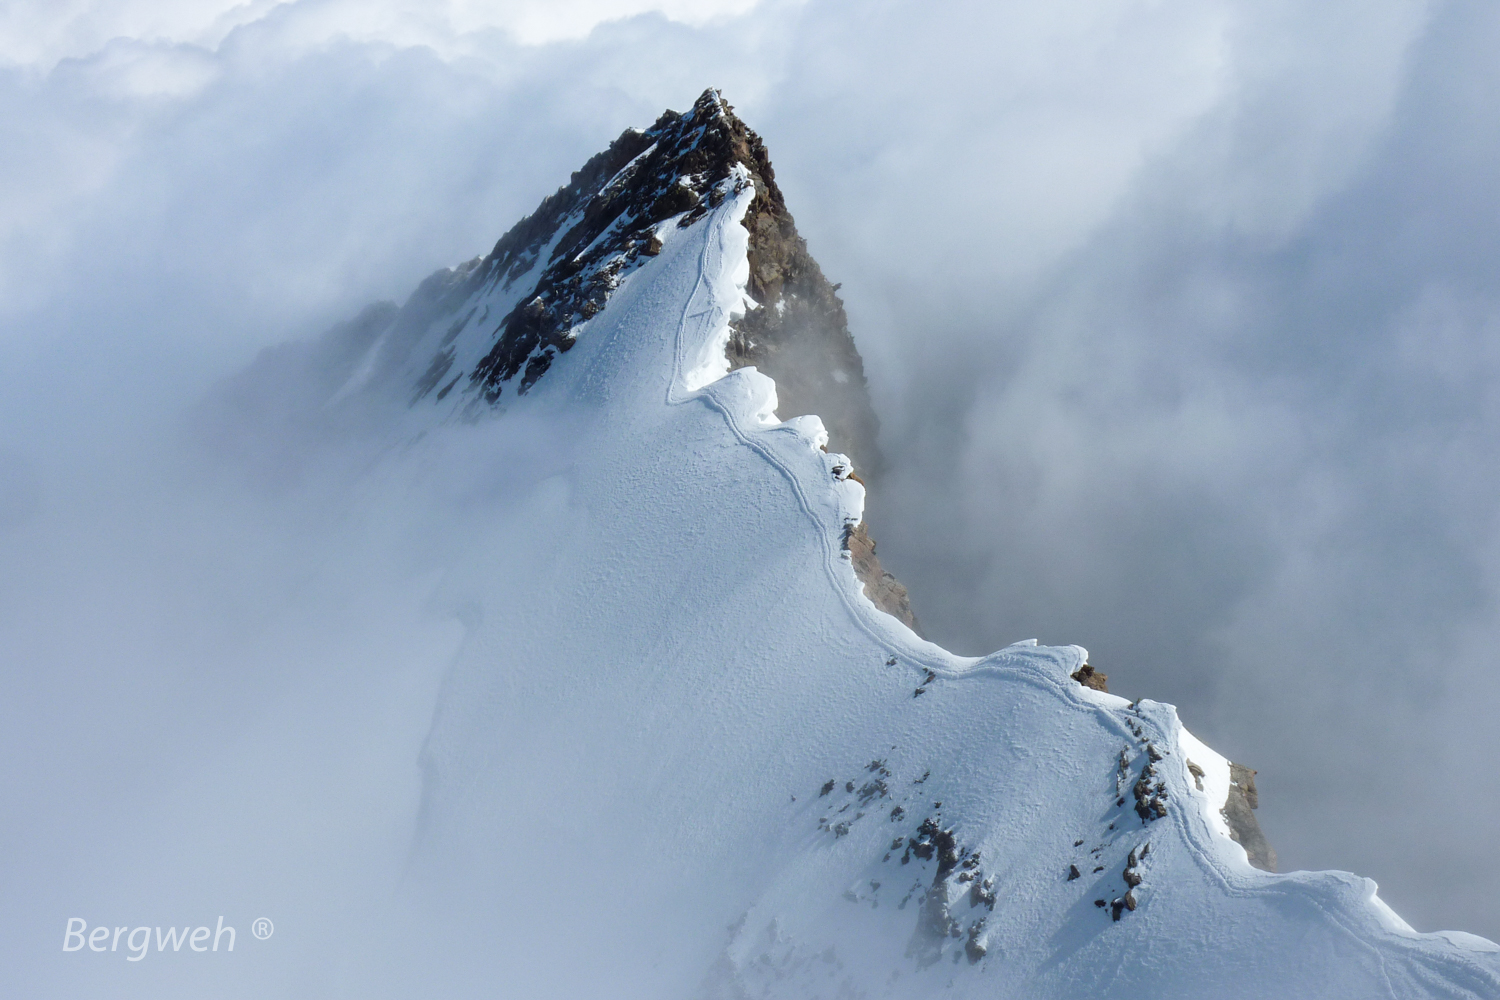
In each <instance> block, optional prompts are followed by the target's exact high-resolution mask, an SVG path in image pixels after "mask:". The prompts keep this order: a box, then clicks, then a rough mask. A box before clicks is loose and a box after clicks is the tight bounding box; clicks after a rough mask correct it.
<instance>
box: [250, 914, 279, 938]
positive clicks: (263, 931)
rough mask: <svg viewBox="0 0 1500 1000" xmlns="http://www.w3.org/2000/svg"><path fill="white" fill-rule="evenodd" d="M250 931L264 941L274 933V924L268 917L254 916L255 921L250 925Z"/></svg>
mask: <svg viewBox="0 0 1500 1000" xmlns="http://www.w3.org/2000/svg"><path fill="white" fill-rule="evenodd" d="M250 933H251V934H254V935H255V936H256V937H257V938H259V939H260V940H262V941H264V940H265V939H266V938H268V937H270V936H271V935H272V934H275V933H276V925H275V924H273V923H271V918H270V917H256V918H255V922H254V923H252V924H251V925H250Z"/></svg>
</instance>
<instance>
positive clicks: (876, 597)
mask: <svg viewBox="0 0 1500 1000" xmlns="http://www.w3.org/2000/svg"><path fill="white" fill-rule="evenodd" d="M844 549H845V550H846V551H847V552H848V553H849V558H850V559H852V560H853V561H854V575H855V576H857V577H859V582H860V583H862V584H864V585H865V596H866V597H868V598H869V599H870V601H871V603H873V604H874V605H875V606H876V607H877V608H879V609H880V610H881V611H884V612H885V613H886V614H888V615H890V616H891V617H893V618H895V619H896V620H898V621H900V622H901V623H902V624H903V625H905V626H906V627H907V628H909V629H911V630H912V631H913V632H915V633H917V635H921V634H922V627H921V626H920V625H918V624H917V616H916V615H915V614H914V613H913V612H912V610H911V601H910V599H909V598H908V597H907V594H906V588H905V587H903V586H902V585H901V583H900V581H899V580H897V579H896V578H895V577H894V576H892V575H891V574H889V573H887V572H886V571H885V570H883V569H881V568H880V560H879V559H878V558H876V556H875V541H874V539H872V538H871V537H870V533H869V532H868V531H866V530H865V525H864V522H863V521H861V522H860V523H859V524H857V525H855V526H853V527H851V528H850V529H849V530H848V531H847V532H846V533H845V535H844Z"/></svg>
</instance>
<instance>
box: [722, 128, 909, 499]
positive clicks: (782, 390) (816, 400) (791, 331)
mask: <svg viewBox="0 0 1500 1000" xmlns="http://www.w3.org/2000/svg"><path fill="white" fill-rule="evenodd" d="M724 107H725V120H726V122H727V123H728V126H729V132H730V134H731V135H732V136H733V141H734V143H735V146H736V149H735V154H736V156H737V159H738V161H739V162H740V163H743V164H744V165H745V166H746V168H747V169H749V171H750V175H751V177H752V178H753V179H754V181H755V199H754V200H753V201H752V202H751V203H750V209H749V211H747V212H746V213H745V219H744V224H745V228H746V229H747V230H749V232H750V253H749V257H750V284H749V288H748V289H747V290H748V291H749V293H750V297H751V298H752V299H754V300H755V301H756V303H758V304H759V306H760V308H759V309H752V310H750V311H749V312H748V313H747V314H746V315H745V317H744V319H741V320H739V321H737V322H735V323H734V324H732V325H731V328H730V336H729V346H728V348H727V349H726V351H725V353H726V354H727V355H728V358H729V365H730V367H731V368H744V367H746V366H748V365H754V366H755V367H756V368H757V369H759V370H760V371H762V372H764V373H765V374H767V375H769V376H771V378H773V379H775V380H776V398H777V402H778V406H777V414H778V415H779V416H780V417H782V419H786V418H788V417H794V416H800V415H802V414H806V413H816V414H817V415H818V416H819V417H821V418H822V420H823V426H824V427H825V428H827V430H828V447H829V449H830V450H832V451H838V452H843V453H844V454H846V455H848V456H849V457H850V458H851V459H853V460H854V467H855V468H856V469H859V470H860V471H861V472H863V473H864V474H865V475H867V476H869V475H873V474H874V473H877V472H878V471H879V467H880V456H879V453H878V451H877V450H876V446H875V435H876V432H877V430H878V429H879V421H878V420H877V419H876V417H875V411H874V409H873V408H872V407H871V406H870V395H869V390H868V388H867V386H866V384H865V366H864V361H863V360H861V358H860V356H859V351H857V350H856V349H855V347H854V338H853V337H852V336H851V335H850V333H849V320H848V317H847V316H846V315H845V314H844V303H843V301H842V300H840V299H839V296H838V286H837V285H833V284H830V283H829V281H828V279H827V278H825V277H824V276H823V270H822V268H820V267H818V262H817V261H815V260H813V259H812V255H811V254H809V253H808V252H807V241H806V240H804V239H803V238H802V237H801V236H799V235H798V234H797V225H796V223H795V222H794V221H793V220H792V215H791V213H790V212H788V211H787V208H786V201H785V200H784V199H783V198H782V196H781V189H780V188H778V187H777V186H776V171H775V170H774V169H772V167H771V158H770V156H768V155H767V153H766V147H765V145H764V144H763V143H762V142H761V140H760V137H759V136H757V135H756V134H755V133H754V132H753V131H751V130H750V129H749V128H748V127H746V126H745V124H744V123H743V122H741V121H740V120H739V119H738V118H736V117H735V116H734V114H733V111H732V109H730V108H728V106H727V105H725V106H724Z"/></svg>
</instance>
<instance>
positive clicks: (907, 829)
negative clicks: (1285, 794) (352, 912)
mask: <svg viewBox="0 0 1500 1000" xmlns="http://www.w3.org/2000/svg"><path fill="white" fill-rule="evenodd" d="M749 197H750V192H749V191H748V190H742V191H741V192H740V193H738V194H736V195H733V196H731V197H728V198H726V199H725V200H724V201H723V202H722V203H721V204H720V205H719V206H718V207H717V208H716V209H715V210H714V211H712V212H711V213H710V214H709V215H708V216H707V217H705V218H703V219H702V220H701V221H699V222H697V223H696V224H694V225H691V226H689V227H687V228H679V227H677V226H676V225H673V224H671V223H667V224H663V226H662V227H661V230H660V231H661V234H662V238H663V241H664V246H663V249H662V252H661V253H660V255H659V256H656V257H654V258H651V259H649V260H647V261H646V262H645V263H644V264H643V265H642V266H640V267H639V269H637V270H635V271H634V272H633V273H631V274H629V275H628V276H627V277H626V278H625V280H624V281H623V283H622V284H621V286H620V287H619V288H618V290H616V291H615V292H614V294H613V296H612V298H611V299H610V301H609V305H608V307H607V308H606V309H605V310H604V312H602V313H600V314H599V315H597V316H595V317H593V318H592V319H591V320H589V321H588V322H587V324H586V325H585V326H584V327H583V328H581V329H580V330H579V331H578V337H577V341H576V346H574V347H573V349H572V350H570V351H569V352H567V353H566V354H565V355H562V356H561V357H560V358H559V360H558V361H557V362H556V363H555V364H554V365H553V367H552V369H551V371H550V372H549V373H548V375H547V376H546V377H545V378H543V379H542V380H541V381H539V382H538V383H537V385H536V386H535V387H534V388H533V389H532V390H531V392H530V393H529V394H527V395H526V396H523V397H517V396H514V395H511V396H509V397H507V398H506V399H504V400H503V401H502V403H501V406H500V407H499V409H498V411H497V412H495V413H493V414H490V413H483V414H480V415H478V416H477V417H476V415H475V413H474V411H473V409H472V408H470V409H467V410H466V409H465V407H466V406H468V405H469V404H468V403H466V402H465V401H464V399H463V398H462V394H461V393H460V392H457V391H455V392H454V393H453V396H452V397H450V400H449V401H448V402H447V403H446V404H445V405H444V406H440V407H439V406H431V405H427V404H425V403H424V404H423V405H421V406H417V407H415V408H414V409H413V410H412V411H410V414H409V415H408V416H407V417H405V418H404V420H405V424H404V425H403V429H402V431H401V435H402V440H403V442H404V445H403V447H402V448H401V449H400V450H399V452H398V453H396V454H395V455H393V456H391V457H388V458H387V460H386V461H385V463H384V465H383V466H382V467H381V469H380V470H379V471H378V472H377V473H376V474H375V478H376V479H378V480H379V481H381V482H383V483H385V484H386V486H387V487H389V486H390V484H398V485H399V484H400V483H402V482H408V481H409V482H412V483H423V482H426V483H430V482H432V481H433V479H434V478H435V477H439V478H441V479H442V480H443V481H444V483H445V486H444V489H445V490H446V491H447V492H446V494H445V495H447V496H448V497H450V498H454V502H455V504H457V505H459V506H461V507H462V508H463V509H464V510H466V511H468V512H469V515H470V516H468V517H466V518H464V519H463V520H462V525H463V527H462V529H461V530H462V537H455V538H453V539H452V544H451V546H450V547H449V548H450V551H449V552H447V553H446V554H445V555H444V559H445V561H446V565H447V572H446V577H445V579H444V582H443V583H442V584H441V586H440V588H439V592H438V596H437V598H436V599H435V600H436V602H437V606H438V607H440V608H441V609H443V610H445V611H447V612H451V613H452V614H455V615H457V616H458V617H459V618H460V620H462V621H463V622H464V623H465V625H466V627H467V629H468V632H467V638H466V639H465V641H464V644H463V648H462V650H461V652H460V653H459V654H458V656H457V658H456V660H455V662H454V664H453V666H452V668H451V671H450V673H449V675H448V676H447V678H446V680H445V681H444V684H443V687H442V691H441V694H440V696H439V700H438V704H437V707H436V711H435V714H434V718H433V722H432V728H431V732H430V735H429V737H428V739H427V741H426V745H425V748H424V750H423V757H422V764H423V771H424V792H423V800H422V804H421V810H420V816H419V820H418V829H417V831H416V834H415V842H414V845H413V849H412V855H411V860H410V863H409V867H408V871H407V873H406V875H405V879H404V883H403V884H404V889H403V892H405V893H407V894H408V897H409V898H410V899H412V900H415V901H417V902H414V903H413V905H417V906H425V907H426V910H425V911H424V912H426V913H427V914H428V916H429V922H428V925H427V927H428V929H427V930H426V931H424V932H423V933H425V935H426V939H424V942H423V945H422V948H423V952H422V953H423V954H424V955H425V956H427V957H426V959H425V960H424V961H422V962H417V963H413V962H411V961H410V960H409V956H406V955H404V954H403V953H401V951H400V950H399V949H396V950H394V951H390V952H389V953H387V954H383V955H381V956H378V957H376V958H375V959H373V961H374V964H375V966H376V967H377V969H380V970H383V973H382V974H383V975H385V976H387V977H388V978H387V980H386V981H387V982H388V983H389V984H391V985H392V988H393V989H395V990H397V991H398V992H401V991H407V990H412V991H422V992H424V993H425V994H426V995H433V996H438V995H442V996H455V995H484V996H499V997H528V998H529V997H606V996H608V997H637V996H639V997H648V996H649V997H658V998H670V997H684V998H686V997H694V996H713V997H762V996H766V997H788V998H791V997H799V998H801V997H814V996H820V997H827V998H832V997H855V996H868V997H886V996H889V997H928V996H953V997H1026V998H1033V997H1035V998H1041V997H1080V998H1082V997H1090V998H1094V997H1101V996H1117V997H1278V998H1289V997H1350V998H1354V997H1360V998H1363V997H1396V998H1408V997H1427V996H1433V997H1487V998H1494V997H1497V996H1500V957H1497V955H1496V954H1495V947H1494V946H1493V945H1491V944H1490V943H1489V942H1486V941H1483V940H1482V939H1479V938H1475V937H1473V936H1471V935H1463V934H1457V933H1444V934H1429V935H1418V934H1415V933H1413V932H1411V931H1410V930H1409V929H1408V928H1407V927H1406V926H1405V924H1404V923H1403V922H1402V921H1401V920H1400V919H1399V918H1398V917H1396V916H1395V914H1393V913H1392V912H1391V911H1390V910H1389V908H1387V907H1386V906H1385V905H1384V904H1383V903H1382V902H1381V901H1380V900H1379V899H1378V897H1376V895H1375V886H1374V883H1372V882H1370V881H1369V880H1367V879H1363V878H1358V877H1355V876H1352V875H1347V874H1343V873H1336V872H1323V873H1307V872H1295V873H1291V874H1283V875H1271V874H1266V873H1264V872H1260V871H1257V870H1255V869H1253V868H1251V867H1250V866H1249V864H1248V863H1247V862H1246V859H1245V854H1244V851H1243V850H1242V849H1241V848H1240V847H1239V846H1238V845H1236V844H1235V843H1234V842H1232V841H1231V840H1230V839H1229V837H1228V834H1227V828H1226V827H1225V825H1224V823H1223V820H1222V818H1221V817H1220V816H1219V815H1218V809H1219V807H1220V806H1221V805H1222V804H1223V800H1224V796H1225V794H1226V793H1227V790H1228V781H1229V776H1228V764H1227V762H1226V761H1225V760H1224V758H1222V757H1221V756H1219V755H1217V754H1215V753H1213V751H1211V750H1209V749H1208V748H1207V747H1205V746H1203V745H1202V744H1201V743H1199V742H1198V741H1196V740H1194V739H1192V738H1191V737H1190V736H1189V735H1188V734H1187V733H1186V732H1184V731H1183V730H1181V728H1180V726H1179V723H1178V720H1177V717H1176V714H1175V712H1174V710H1173V709H1172V708H1171V706H1168V705H1163V704H1158V703H1154V702H1150V701H1142V702H1140V703H1138V704H1136V705H1134V706H1132V705H1130V704H1128V703H1127V702H1125V701H1124V700H1123V699H1120V698H1117V697H1114V696H1111V695H1106V694H1100V693H1098V692H1094V691H1091V690H1088V689H1085V688H1083V687H1081V686H1080V685H1078V684H1077V683H1075V682H1074V681H1072V680H1071V679H1070V678H1069V674H1070V673H1071V672H1072V671H1074V670H1075V669H1077V667H1078V666H1079V665H1080V664H1081V663H1082V662H1083V660H1084V657H1085V653H1084V651H1083V650H1081V649H1079V648H1078V647H1072V646H1068V647H1055V648H1054V647H1040V646H1035V645H1031V644H1025V643H1022V644H1017V645H1015V646H1011V647H1009V648H1007V649H1004V650H1001V651H999V652H997V653H994V654H992V655H990V656H987V657H984V658H981V659H968V658H963V657H957V656H953V655H951V654H949V653H947V652H946V651H944V650H942V649H941V648H939V647H937V646H935V645H933V644H931V643H928V642H924V641H923V640H921V639H919V638H918V637H917V636H915V635H914V634H913V633H911V632H910V631H908V630H907V629H906V628H905V627H904V626H902V625H901V624H899V623H898V622H897V621H896V620H895V619H893V618H891V617H889V616H887V615H884V614H882V613H881V612H879V611H877V610H876V609H875V608H874V607H873V606H872V605H871V604H870V603H869V602H868V601H867V600H865V598H864V597H863V596H862V594H861V591H860V586H859V584H858V582H857V581H856V579H855V577H854V573H853V571H852V568H851V566H850V563H849V562H848V560H847V559H846V558H845V556H844V555H843V553H842V551H841V545H840V538H841V535H842V532H843V530H844V527H845V525H846V524H848V523H850V522H855V521H858V520H859V518H860V515H861V510H862V505H863V502H864V490H863V487H862V486H860V485H859V484H858V483H857V482H855V481H853V480H849V479H846V478H840V475H839V473H837V472H836V471H835V470H836V466H838V465H839V464H840V462H841V461H842V458H841V456H833V455H829V454H827V453H825V452H823V451H822V450H821V448H820V445H821V444H822V443H823V441H824V440H826V438H825V436H824V435H823V434H822V428H821V425H820V424H819V423H818V422H817V421H816V420H815V419H810V418H805V419H801V420H796V421H790V422H787V423H782V422H780V421H778V420H777V419H776V418H775V416H774V410H775V406H776V397H775V387H774V385H773V384H772V382H771V381H770V380H769V379H767V378H766V377H764V376H762V375H760V374H758V373H757V372H755V371H754V370H751V369H744V370H739V371H736V372H733V373H729V374H726V373H725V368H726V366H725V364H724V363H723V357H722V354H723V342H724V336H725V330H726V324H727V322H728V320H729V318H730V315H731V313H733V312H735V311H737V310H740V309H742V308H744V307H745V299H744V295H743V291H742V289H743V283H744V281H745V279H746V265H745V254H746V239H747V237H746V233H745V230H744V229H743V227H742V226H740V225H739V224H738V220H739V218H740V217H741V215H742V214H743V212H744V211H745V208H746V205H747V203H748V199H749ZM485 294H493V295H496V296H511V298H509V299H508V300H507V302H504V303H501V302H498V301H497V302H496V303H492V309H491V312H492V313H498V312H501V311H503V310H504V309H507V308H509V307H510V305H513V304H514V302H515V301H519V300H518V299H515V298H514V297H513V296H514V295H518V294H521V291H520V290H512V291H511V292H504V291H501V290H490V291H488V292H486V293H485ZM472 305H473V303H466V304H465V306H464V307H463V308H464V310H466V311H467V310H468V309H469V308H470V307H471V306H472ZM458 315H459V316H462V315H463V314H462V313H459V314H458ZM449 325H451V319H450V320H447V321H444V322H435V323H434V325H433V327H432V329H433V331H435V333H434V334H433V335H434V336H435V335H436V332H438V331H441V330H443V329H445V328H446V327H447V326H449ZM456 344H457V347H458V351H459V353H460V354H461V355H462V357H461V359H460V360H461V362H462V364H463V365H468V364H471V363H472V360H473V358H474V357H476V356H477V353H478V352H479V351H480V350H482V346H483V345H481V344H477V343H474V342H471V340H470V339H469V338H468V335H467V334H464V335H462V336H459V337H458V338H457V341H456ZM423 356H424V355H423V354H422V352H421V351H414V352H413V353H412V357H413V358H418V357H423ZM372 374H374V373H373V370H371V369H368V368H367V370H366V372H365V375H364V376H363V377H364V378H369V377H371V375H372ZM365 388H366V387H365V386H364V385H363V384H361V385H359V386H351V387H349V388H348V390H347V392H346V395H348V394H350V393H356V392H361V391H365ZM529 425H534V426H537V427H551V428H553V429H554V432H553V433H551V434H549V435H548V436H547V437H546V446H545V453H546V454H545V459H544V460H539V461H528V462H514V461H510V460H508V459H507V458H506V457H505V456H504V454H502V453H500V452H497V451H492V450H491V447H490V445H489V443H488V442H489V441H490V440H491V439H492V436H497V435H500V433H501V431H500V430H499V429H500V428H504V427H507V426H509V427H511V428H512V430H513V429H514V428H515V427H517V426H529ZM558 428H562V430H561V431H557V429H558ZM495 439H496V440H498V437H495ZM506 440H513V434H512V436H511V437H507V438H506ZM379 493H380V490H378V489H376V490H372V496H378V495H379ZM1000 516H1003V512H1000ZM454 531H455V532H459V531H460V528H459V527H458V526H455V528H454ZM1153 749H1154V750H1155V755H1156V756H1159V757H1160V759H1159V760H1158V761H1155V762H1154V763H1152V761H1151V757H1152V756H1153V754H1152V750H1153ZM1189 758H1191V759H1192V760H1193V761H1194V763H1196V764H1197V765H1198V766H1199V768H1201V769H1202V770H1203V771H1204V775H1203V777H1202V779H1201V780H1202V782H1203V790H1202V791H1200V790H1199V789H1198V788H1197V787H1196V786H1197V782H1195V780H1194V778H1193V776H1192V775H1191V774H1190V773H1189V772H1188V770H1187V761H1188V759H1189ZM1148 764H1152V769H1153V772H1154V773H1153V774H1152V775H1151V776H1150V780H1149V781H1148V784H1149V785H1150V786H1151V788H1152V789H1153V790H1152V791H1151V796H1152V797H1154V798H1155V799H1156V801H1157V802H1159V803H1160V804H1161V806H1162V807H1163V809H1164V815H1161V816H1160V817H1159V818H1152V819H1151V820H1150V821H1148V820H1146V819H1143V818H1142V817H1141V815H1140V814H1139V813H1138V811H1137V809H1136V805H1137V797H1136V795H1135V792H1134V790H1133V789H1134V786H1135V784H1136V782H1137V781H1138V780H1139V779H1140V777H1141V772H1142V769H1143V768H1145V767H1146V766H1147V765H1148ZM1157 788H1159V789H1160V792H1159V793H1158V792H1157V791H1155V789H1157ZM825 789H827V791H826V792H825V791H824V790H825ZM1122 803H1123V804H1122ZM939 804H940V805H939ZM1147 812H1148V813H1150V810H1149V809H1147ZM1151 815H1153V816H1155V814H1154V813H1151ZM927 820H931V821H932V822H931V823H930V824H929V826H928V831H929V834H931V832H932V831H934V830H935V831H938V832H939V833H945V832H946V831H951V836H952V843H953V846H954V847H955V848H956V851H955V853H954V855H953V856H952V857H950V863H949V866H948V867H949V868H950V869H951V870H948V871H946V872H945V875H946V877H945V878H943V879H942V880H940V881H938V882H937V884H936V885H934V879H935V876H936V875H937V874H938V871H939V866H940V863H941V860H942V858H941V856H942V850H941V846H939V847H938V848H936V849H935V848H933V847H932V846H931V845H932V844H933V838H932V837H931V836H930V835H929V836H928V837H925V838H924V837H923V836H922V834H921V832H920V828H921V825H922V824H923V822H924V821H927ZM1132 852H1134V856H1135V857H1134V860H1135V865H1134V866H1133V867H1132V868H1131V871H1132V872H1133V877H1134V878H1138V880H1139V885H1137V886H1136V887H1135V888H1134V890H1133V900H1134V901H1135V902H1136V904H1137V905H1136V907H1135V909H1134V910H1130V909H1128V908H1124V907H1123V906H1121V907H1117V906H1115V905H1114V904H1115V901H1117V900H1122V899H1123V898H1124V896H1125V893H1126V891H1127V889H1129V888H1130V887H1129V886H1128V885H1127V884H1126V882H1125V873H1126V869H1127V866H1128V865H1129V863H1130V861H1131V856H1132ZM976 854H977V856H976ZM924 855H926V856H925V857H924ZM1070 866H1074V867H1076V869H1077V871H1078V872H1079V876H1078V877H1076V878H1072V879H1070V878H1069V873H1070ZM1096 869H1098V870H1097V871H1096ZM1096 900H1100V901H1103V903H1104V905H1103V906H1100V905H1097V904H1096ZM1117 910H1118V912H1119V919H1116V918H1115V913H1116V912H1117ZM445 920H446V921H448V922H447V923H446V924H445V923H444V921H445ZM433 954H442V955H444V958H443V959H442V960H441V961H437V960H434V959H432V958H431V956H432V955H433ZM411 995H416V993H415V992H413V993H412V994H411Z"/></svg>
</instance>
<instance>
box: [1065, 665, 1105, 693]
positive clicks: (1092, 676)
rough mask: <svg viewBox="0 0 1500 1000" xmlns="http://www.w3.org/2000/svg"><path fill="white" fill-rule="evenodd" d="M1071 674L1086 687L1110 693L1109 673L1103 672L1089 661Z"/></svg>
mask: <svg viewBox="0 0 1500 1000" xmlns="http://www.w3.org/2000/svg"><path fill="white" fill-rule="evenodd" d="M1071 676H1072V678H1073V679H1074V680H1075V681H1077V682H1078V683H1080V684H1082V685H1083V686H1084V687H1086V688H1093V689H1094V690H1095V691H1103V692H1104V693H1105V694H1108V693H1109V674H1101V673H1100V672H1099V671H1097V670H1095V669H1094V668H1093V667H1091V666H1089V665H1088V664H1087V663H1085V664H1084V665H1083V666H1081V667H1079V668H1078V669H1077V670H1075V671H1073V673H1072V675H1071Z"/></svg>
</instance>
